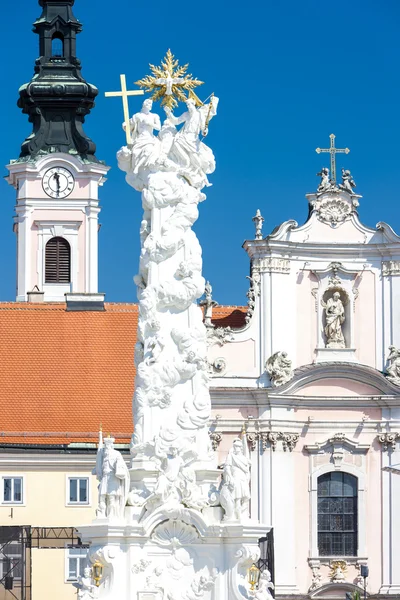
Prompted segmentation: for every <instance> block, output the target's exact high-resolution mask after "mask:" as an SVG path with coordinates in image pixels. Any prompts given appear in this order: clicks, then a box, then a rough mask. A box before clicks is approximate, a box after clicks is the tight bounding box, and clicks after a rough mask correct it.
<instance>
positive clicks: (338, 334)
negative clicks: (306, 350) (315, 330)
mask: <svg viewBox="0 0 400 600" xmlns="http://www.w3.org/2000/svg"><path fill="white" fill-rule="evenodd" d="M321 304H322V306H323V308H324V309H325V328H324V331H325V336H326V348H346V342H345V339H344V335H343V331H342V324H343V323H344V321H345V316H344V306H343V302H342V301H341V299H340V293H339V292H334V293H333V296H332V298H329V299H328V301H327V302H326V303H325V302H324V300H323V299H322V300H321Z"/></svg>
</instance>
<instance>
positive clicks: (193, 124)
mask: <svg viewBox="0 0 400 600" xmlns="http://www.w3.org/2000/svg"><path fill="white" fill-rule="evenodd" d="M218 102H219V100H218V98H216V97H213V98H212V100H211V101H210V104H206V105H204V106H202V107H200V108H196V103H195V101H194V100H193V99H192V98H188V100H187V101H186V106H187V111H186V112H184V113H183V114H182V115H181V116H180V117H175V116H174V115H173V114H172V111H171V109H169V108H167V107H166V108H165V112H166V114H167V117H168V120H169V121H170V122H171V123H172V124H173V125H179V124H180V123H184V125H183V127H182V129H180V130H179V131H178V133H177V134H176V136H175V138H174V141H173V144H172V147H171V150H170V153H169V158H170V159H171V160H172V161H174V162H176V163H177V164H178V165H179V166H180V172H181V173H182V174H183V175H184V176H185V177H187V178H188V180H189V181H190V184H191V185H193V186H194V187H196V188H198V189H201V188H202V187H203V186H204V185H210V183H209V181H208V179H207V175H209V174H210V173H213V172H214V170H215V160H214V155H213V153H212V151H211V149H210V148H209V147H208V146H206V145H205V144H204V143H203V142H201V141H200V139H199V135H200V133H201V132H204V133H207V131H206V130H207V127H208V122H209V121H210V119H212V117H214V116H215V115H216V114H217V106H218Z"/></svg>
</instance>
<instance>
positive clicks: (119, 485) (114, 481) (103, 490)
mask: <svg viewBox="0 0 400 600" xmlns="http://www.w3.org/2000/svg"><path fill="white" fill-rule="evenodd" d="M114 442H115V440H114V438H112V437H106V438H105V439H104V443H103V441H102V436H101V435H100V442H99V449H98V451H97V458H96V467H95V468H94V470H93V475H96V477H97V479H98V481H99V505H98V508H97V512H96V515H97V518H100V519H103V518H110V519H119V520H120V519H123V518H124V510H125V505H126V500H127V498H128V493H129V484H130V477H129V471H128V467H127V466H126V464H125V461H124V459H123V458H122V454H121V453H120V452H118V450H115V448H114Z"/></svg>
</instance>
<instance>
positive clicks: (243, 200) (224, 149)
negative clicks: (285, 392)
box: [0, 0, 400, 304]
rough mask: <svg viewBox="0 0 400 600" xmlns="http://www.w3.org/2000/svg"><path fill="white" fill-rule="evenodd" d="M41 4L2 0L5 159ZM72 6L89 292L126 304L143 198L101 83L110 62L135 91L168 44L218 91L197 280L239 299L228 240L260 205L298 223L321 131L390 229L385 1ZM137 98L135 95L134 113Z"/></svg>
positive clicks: (126, 1) (395, 222) (7, 253)
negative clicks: (90, 158) (97, 225)
mask: <svg viewBox="0 0 400 600" xmlns="http://www.w3.org/2000/svg"><path fill="white" fill-rule="evenodd" d="M39 14H40V8H39V6H38V5H37V3H36V1H35V0H20V1H19V2H18V3H15V2H14V3H12V2H6V3H4V6H2V21H3V24H9V27H8V28H5V27H3V31H2V37H1V42H0V45H1V54H2V56H3V85H2V94H1V99H0V102H1V115H2V144H1V147H0V160H1V162H2V163H3V164H4V165H6V164H7V163H8V162H9V159H12V158H17V156H18V154H19V147H20V144H21V143H22V141H23V140H24V138H25V137H26V135H28V134H29V133H30V131H31V128H30V124H29V123H28V121H27V118H26V116H25V115H22V113H21V112H20V110H19V109H18V108H17V106H16V100H17V97H18V94H17V92H18V88H19V86H20V85H21V84H22V83H24V82H26V81H28V80H29V79H30V78H31V76H32V74H33V65H34V61H35V58H36V57H37V55H38V38H37V36H36V35H35V34H33V33H32V32H31V24H32V22H33V21H34V20H35V18H36V17H37V16H38V15H39ZM75 14H76V16H77V17H78V18H79V19H80V21H82V23H83V25H84V30H83V33H82V34H80V35H79V37H78V56H79V58H80V59H81V61H82V63H83V74H84V76H85V77H86V79H88V80H89V81H90V82H92V83H94V84H95V85H96V86H97V87H98V88H99V90H100V94H99V97H98V101H97V103H96V107H95V109H94V110H93V112H92V114H91V115H90V116H89V117H88V118H87V122H86V126H85V129H86V131H87V133H88V134H89V135H90V136H91V137H92V138H93V139H94V141H95V142H96V144H97V156H98V158H100V159H103V160H105V161H106V162H107V163H108V164H109V165H110V166H111V167H112V169H111V171H110V173H109V177H108V181H107V183H106V184H105V186H104V188H103V189H102V191H101V205H102V212H101V214H100V222H101V223H102V228H101V231H100V237H99V247H100V254H99V265H100V267H99V290H100V291H104V292H106V298H107V300H109V301H116V302H119V301H126V302H134V301H136V291H135V287H134V285H133V282H132V277H133V275H134V274H135V273H136V271H137V263H138V253H139V245H138V237H139V236H138V228H139V223H140V218H141V205H140V204H141V203H140V195H139V194H138V193H137V192H135V191H134V190H133V189H132V188H130V187H128V186H127V185H126V183H125V181H124V174H123V173H122V172H120V171H119V170H118V168H117V165H116V159H115V153H116V151H117V149H118V148H119V147H120V146H121V145H122V144H123V143H124V138H123V133H122V130H121V121H122V107H121V105H120V103H119V100H116V99H106V98H104V92H105V91H108V90H114V89H117V87H118V85H119V74H120V73H126V76H127V81H128V83H129V84H130V85H131V86H132V85H133V82H134V81H135V80H137V79H139V78H141V77H143V76H144V75H145V74H147V72H148V63H149V62H151V63H154V64H159V62H160V60H161V59H162V57H163V56H164V54H165V52H166V50H167V48H169V47H170V48H171V50H172V51H173V52H174V54H175V55H176V57H177V58H179V60H180V61H181V63H184V62H189V63H190V71H191V72H192V73H193V75H194V76H196V77H198V78H199V79H201V80H203V81H205V82H206V83H205V85H204V86H202V88H198V89H199V95H200V97H202V98H205V97H207V96H208V95H209V94H210V93H211V92H215V94H216V95H217V96H219V97H220V105H219V114H218V116H217V117H216V118H215V119H214V120H213V121H212V122H211V125H210V133H209V136H208V140H207V143H208V144H209V145H210V146H211V147H212V148H213V150H214V153H215V156H216V159H217V170H216V172H215V173H214V174H213V175H212V176H211V181H212V183H213V186H212V187H211V188H209V189H208V190H207V200H206V202H204V203H203V204H201V205H200V218H199V220H198V222H197V223H196V225H195V231H196V233H197V235H198V237H199V239H200V242H201V244H202V247H203V256H204V270H203V272H204V276H205V277H206V278H208V279H210V281H211V282H212V284H213V288H214V297H215V299H216V300H217V301H218V302H219V303H220V304H243V303H245V300H246V298H245V293H246V290H247V284H248V281H247V280H246V275H247V274H248V269H249V263H248V259H247V256H246V254H245V252H244V250H243V249H242V248H241V245H242V243H243V241H244V240H245V239H247V238H252V237H253V232H254V228H253V223H252V221H251V218H252V217H253V215H254V214H255V211H256V209H257V208H260V209H261V211H262V214H263V216H264V217H265V224H264V233H265V234H266V233H268V232H270V231H271V230H272V229H273V228H274V226H275V225H277V224H278V223H280V222H282V221H285V220H287V219H291V218H294V219H296V220H297V221H298V222H299V223H302V222H304V220H305V218H306V215H307V201H306V199H305V197H304V195H305V194H306V193H307V192H312V191H314V190H315V189H316V185H317V182H318V178H317V177H316V176H315V173H317V171H319V170H320V168H321V167H322V166H329V163H328V159H327V157H326V155H325V157H323V155H317V154H316V153H315V148H316V147H317V146H320V147H326V146H327V145H328V144H329V134H330V133H335V134H336V136H337V137H336V141H337V145H338V146H339V147H345V146H348V147H349V148H350V150H351V152H350V154H349V155H347V156H341V157H339V159H338V171H340V168H341V167H342V166H343V167H346V168H349V169H351V171H352V174H353V176H354V179H355V181H356V183H357V190H356V191H357V193H360V194H362V195H363V198H362V199H361V201H360V209H359V213H360V217H361V220H362V221H363V222H364V223H366V224H367V225H369V226H374V225H375V224H376V223H377V222H378V221H381V220H383V221H386V222H388V223H389V224H391V226H392V227H394V229H395V230H396V231H397V232H399V233H400V206H399V201H400V198H399V194H400V192H399V185H398V180H399V171H400V170H399V155H400V119H399V110H400V102H399V91H400V81H399V78H400V69H399V64H400V48H399V45H400V44H399V36H398V30H399V26H400V2H399V1H398V0H382V1H381V2H379V3H378V2H376V0H351V2H349V1H348V0H336V1H335V2H334V3H333V2H322V1H321V0H302V1H301V2H299V1H298V0H287V1H286V2H284V1H281V2H276V1H275V0H274V1H272V0H257V1H252V0H249V1H248V2H238V1H236V2H228V1H227V0H225V1H222V0H214V1H213V2H196V3H194V2H183V1H182V0H174V1H173V2H168V3H165V2H164V1H161V0H153V2H143V1H142V2H139V1H138V0H118V2H114V3H112V2H109V1H106V0H96V1H94V0H76V2H75ZM140 104H141V100H140V98H137V99H132V100H131V103H130V111H131V113H133V112H137V111H138V110H139V108H140ZM157 110H158V107H157ZM177 112H179V111H177ZM4 174H6V170H4ZM0 197H1V202H0V252H1V256H2V257H3V260H2V277H1V279H0V300H1V301H4V300H13V299H15V236H14V234H13V232H12V216H13V212H14V204H15V194H14V190H13V189H12V188H11V187H9V186H8V185H7V183H5V182H4V183H2V184H1V187H0Z"/></svg>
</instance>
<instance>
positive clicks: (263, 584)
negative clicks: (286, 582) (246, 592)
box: [252, 569, 275, 600]
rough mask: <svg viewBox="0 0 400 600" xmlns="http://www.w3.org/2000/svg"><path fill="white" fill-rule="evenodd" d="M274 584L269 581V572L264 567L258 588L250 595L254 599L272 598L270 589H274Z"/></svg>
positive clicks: (267, 599)
mask: <svg viewBox="0 0 400 600" xmlns="http://www.w3.org/2000/svg"><path fill="white" fill-rule="evenodd" d="M274 587H275V586H274V584H273V583H272V581H271V573H270V572H269V571H268V569H264V571H263V572H262V573H261V575H260V581H259V582H258V588H257V590H256V591H255V592H254V595H252V597H253V598H254V600H272V594H271V592H270V589H271V590H273V589H274Z"/></svg>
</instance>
